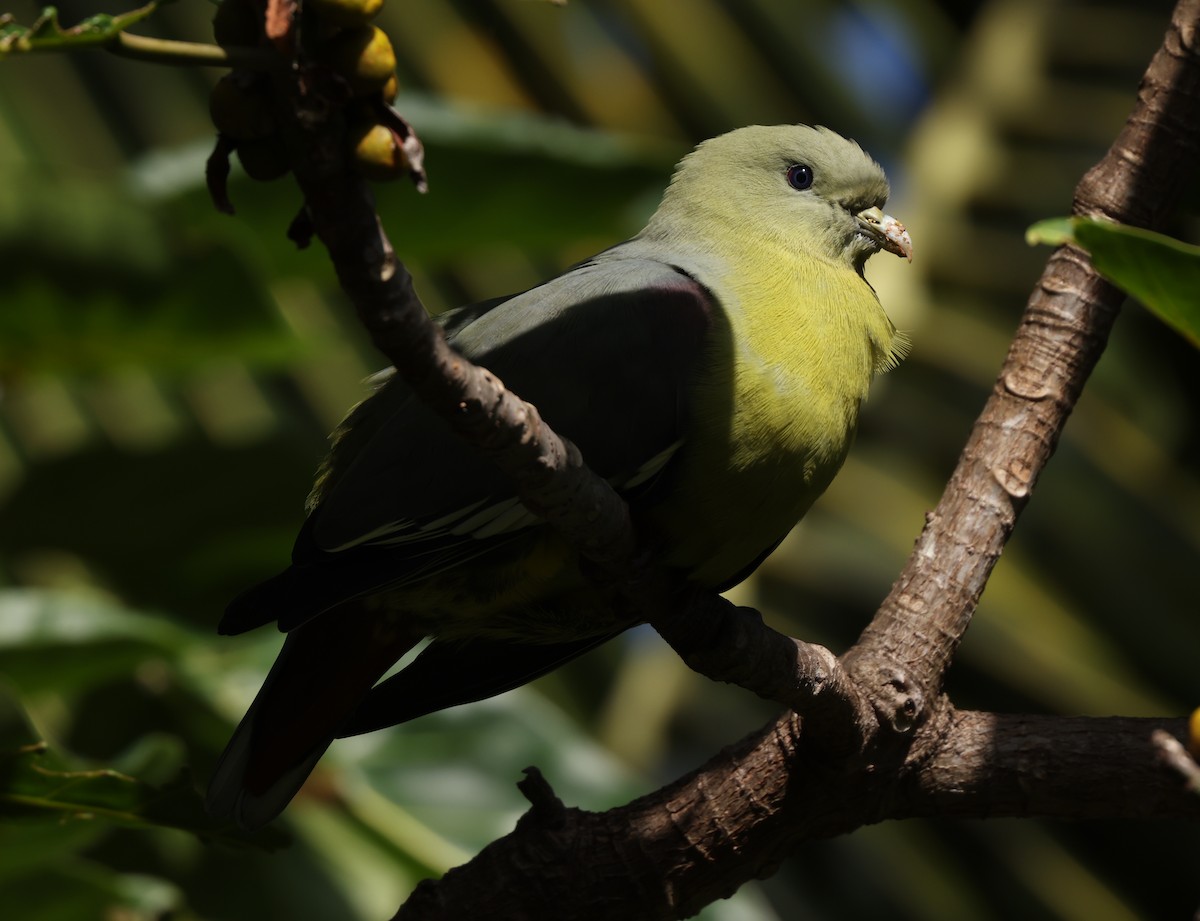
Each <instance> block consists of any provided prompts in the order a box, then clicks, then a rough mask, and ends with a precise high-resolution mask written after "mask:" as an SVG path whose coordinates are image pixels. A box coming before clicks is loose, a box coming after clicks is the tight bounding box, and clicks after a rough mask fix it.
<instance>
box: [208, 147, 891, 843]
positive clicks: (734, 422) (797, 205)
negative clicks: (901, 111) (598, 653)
mask: <svg viewBox="0 0 1200 921" xmlns="http://www.w3.org/2000/svg"><path fill="white" fill-rule="evenodd" d="M888 194H889V187H888V181H887V178H886V176H885V174H884V172H883V170H882V168H881V167H880V166H879V165H878V164H877V163H876V162H875V161H874V160H873V159H872V158H871V157H870V156H869V155H868V154H867V153H866V152H865V151H864V150H863V149H862V148H861V147H860V146H859V145H858V144H857V143H855V142H854V141H852V140H848V139H846V138H844V137H842V136H841V135H839V134H838V133H836V132H835V131H833V130H831V129H828V128H824V127H812V126H807V125H776V126H761V125H754V126H748V127H743V128H739V129H736V130H733V131H730V132H729V133H726V134H722V135H719V136H717V137H714V138H711V139H709V140H707V141H703V142H702V143H700V144H699V145H698V146H697V147H696V148H695V149H694V150H693V151H692V152H691V153H689V154H687V155H686V156H685V157H684V158H683V159H682V160H681V161H680V162H679V164H678V165H677V167H676V169H675V171H674V173H673V175H672V177H671V180H670V182H669V184H668V186H667V188H666V190H665V191H664V193H663V197H662V200H661V203H660V204H659V206H658V208H657V209H656V210H655V211H654V213H653V215H652V216H651V217H650V219H649V221H648V222H647V224H646V226H645V228H644V229H643V230H642V231H641V232H639V233H638V234H636V235H635V236H633V237H632V238H630V239H629V240H626V241H625V242H623V243H619V244H617V245H615V246H612V247H610V248H609V249H606V250H604V251H602V252H600V253H598V254H597V255H595V256H593V257H591V258H589V259H587V260H584V261H583V262H580V263H578V264H576V265H574V266H573V267H571V268H569V269H568V270H566V271H565V272H563V273H562V274H560V275H558V276H556V277H554V278H552V279H550V280H548V281H546V282H544V283H542V284H540V285H538V286H536V287H534V288H531V289H529V290H527V291H524V292H522V293H519V294H516V295H512V296H507V297H497V298H493V299H491V300H487V301H483V302H481V303H478V304H474V305H470V306H466V307H463V308H459V309H458V310H455V311H451V312H449V313H447V314H444V315H443V316H442V317H441V318H440V319H439V322H440V323H441V324H442V327H443V330H444V332H445V335H446V336H447V339H448V341H449V343H450V345H451V346H452V347H453V348H454V349H455V350H456V351H457V352H458V353H460V354H461V355H463V356H464V357H465V358H467V359H468V360H470V361H472V362H475V363H477V364H480V365H483V366H485V367H487V368H488V369H489V370H490V371H491V372H492V373H494V374H495V375H497V376H498V377H499V378H500V380H502V381H503V382H504V384H505V386H506V387H508V388H509V389H510V390H512V391H514V392H515V393H516V394H518V395H519V396H520V397H522V398H523V399H525V400H527V401H529V402H531V403H533V404H534V405H535V406H536V407H537V408H538V410H539V412H540V414H541V416H542V417H543V418H544V419H545V420H546V422H548V423H549V425H550V426H551V427H552V428H553V429H554V430H555V431H556V432H558V433H559V434H560V435H563V436H564V437H566V438H568V439H570V440H571V441H572V442H574V443H575V445H577V446H578V448H579V449H580V450H581V452H582V455H583V458H584V460H585V461H586V462H587V463H588V465H589V466H590V467H591V469H592V470H593V471H595V472H596V473H597V474H599V475H600V476H602V477H604V478H605V479H606V480H607V481H608V482H609V483H610V484H611V485H612V486H613V487H614V489H615V490H616V491H617V492H618V493H619V494H620V495H621V496H622V497H623V498H624V499H625V501H626V502H627V503H628V505H629V508H630V513H631V516H632V519H633V521H634V522H635V525H636V527H637V528H638V531H639V533H640V534H645V535H648V536H649V540H648V543H649V545H650V546H651V547H652V548H653V551H652V556H653V559H652V562H653V563H654V564H655V565H661V566H663V567H667V568H669V569H670V570H673V571H675V572H677V573H679V575H680V577H681V578H682V579H684V580H686V581H687V582H688V583H691V584H695V585H697V586H701V587H706V588H711V589H714V590H717V591H723V590H725V589H727V588H729V587H731V586H733V585H735V584H737V583H738V582H740V581H741V580H743V579H744V578H746V576H748V575H749V574H750V573H751V572H753V570H754V569H755V568H756V567H757V566H758V565H759V564H760V563H761V562H762V560H763V559H764V558H765V557H766V556H767V555H768V554H769V553H770V552H771V551H772V550H773V549H774V548H775V547H776V546H777V545H778V544H779V542H780V541H781V540H782V539H783V538H784V536H786V535H787V533H788V532H789V531H790V530H791V528H792V527H793V526H794V525H795V524H796V523H797V522H798V521H799V520H800V519H801V518H802V517H803V515H804V514H805V512H807V511H808V509H809V507H810V506H811V505H812V503H813V502H814V500H815V499H816V498H817V497H818V496H819V495H820V494H821V493H822V492H823V491H824V490H825V488H826V486H828V484H829V483H830V481H831V480H832V479H833V477H834V475H835V473H836V472H837V470H838V468H839V467H840V466H841V464H842V462H843V460H844V459H845V457H846V454H847V452H848V450H849V448H850V445H851V442H852V439H853V435H854V431H855V427H856V423H857V419H858V414H859V410H860V407H861V405H862V403H863V401H864V400H865V398H866V396H867V391H868V389H869V386H870V384H871V381H872V379H873V377H874V376H875V375H876V374H877V373H880V372H883V371H886V370H888V369H890V368H892V367H893V366H895V365H896V364H897V363H898V362H899V360H900V359H901V358H902V357H903V355H904V354H905V352H906V350H907V339H906V338H905V336H904V335H903V334H902V333H900V332H899V331H898V330H897V329H896V327H895V325H894V324H893V322H892V321H891V320H890V319H889V317H888V315H887V313H886V312H885V311H884V309H883V307H882V306H881V304H880V302H879V299H878V297H877V295H876V292H875V290H874V289H873V288H872V286H871V285H870V284H869V283H868V282H867V280H866V278H865V277H864V273H863V269H864V265H865V263H866V261H867V259H868V258H869V257H870V256H872V255H873V254H875V253H877V252H880V251H886V252H889V253H893V254H896V255H898V256H902V257H905V258H907V259H908V260H909V261H911V260H912V241H911V238H910V236H909V234H908V231H907V230H906V229H905V227H904V225H903V224H902V223H901V222H900V221H898V220H897V219H895V218H893V217H891V216H890V215H888V214H886V213H885V212H884V210H883V208H884V205H885V203H886V201H887V197H888ZM331 442H332V444H331V449H330V452H329V455H328V457H327V458H326V459H325V461H324V462H323V463H322V465H321V467H320V468H319V470H318V474H317V477H316V482H315V485H314V487H313V489H312V492H311V494H310V496H309V498H308V502H307V512H308V514H307V517H306V519H305V521H304V524H303V526H302V527H301V529H300V532H299V535H298V536H297V538H296V541H295V544H294V547H293V550H292V560H291V565H290V566H288V567H287V568H286V569H284V570H283V571H282V572H281V573H279V574H278V575H276V576H274V577H272V578H270V579H268V580H266V581H265V582H263V583H261V584H259V585H257V586H254V587H252V588H250V589H248V590H247V591H245V592H243V593H242V594H241V595H239V596H238V597H237V598H235V599H234V600H233V601H232V602H231V603H230V604H229V606H228V608H227V609H226V611H225V614H224V616H223V618H222V619H221V622H220V624H219V627H218V631H219V632H220V633H221V634H226V635H234V634H240V633H243V632H245V631H247V630H251V629H254V628H256V627H260V626H263V625H265V624H268V623H271V622H274V623H275V624H276V625H277V626H278V629H279V630H280V631H282V632H283V633H284V634H286V637H285V639H284V642H283V646H282V649H281V651H280V653H279V656H278V658H277V659H276V661H275V663H274V665H273V666H272V668H271V669H270V672H269V673H268V675H267V677H266V679H265V681H264V683H263V685H262V688H261V690H260V691H259V692H258V695H257V696H256V698H255V699H254V701H253V703H252V704H251V706H250V708H249V710H248V711H247V713H246V715H245V717H244V718H243V719H242V721H241V723H240V725H239V726H238V727H237V729H236V730H235V731H234V734H233V736H232V738H231V739H230V741H229V743H228V745H227V747H226V748H225V751H224V753H223V754H222V755H221V756H220V758H219V760H218V762H217V765H216V767H215V769H214V772H213V775H212V778H211V781H210V785H209V789H208V794H207V798H206V803H207V806H208V809H209V811H210V813H211V814H213V815H214V816H218V817H221V818H224V819H228V820H232V821H233V822H235V823H236V824H238V825H240V826H242V827H244V828H247V829H256V828H259V827H261V826H263V825H265V824H266V823H267V822H269V821H271V820H272V819H273V818H275V817H276V816H277V815H278V814H279V813H280V812H282V811H283V809H284V808H285V807H286V806H287V804H288V803H289V802H290V801H291V799H292V798H293V796H294V795H295V794H296V792H297V791H298V790H299V788H300V787H301V786H302V784H303V783H304V781H305V779H306V778H307V777H308V775H309V774H310V772H311V771H312V770H313V768H314V767H315V765H316V763H317V761H318V760H319V759H320V758H321V756H322V755H323V754H324V752H325V751H326V749H327V748H328V747H329V745H330V744H331V743H332V742H333V741H334V740H335V739H336V738H341V737H346V736H350V735H355V734H358V733H362V732H368V731H372V730H376V729H381V728H384V727H387V726H392V725H396V724H399V723H403V722H405V721H408V720H411V719H415V718H417V717H419V716H423V715H426V714H428V713H432V712H434V711H437V710H441V709H444V708H446V707H452V706H456V705H459V704H463V703H468V702H471V701H476V700H481V699H484V698H486V697H490V696H492V695H495V694H498V693H500V692H502V691H506V690H509V689H511V688H514V687H517V686H519V685H522V684H524V683H526V682H528V681H530V680H532V679H534V678H536V677H539V676H540V675H543V674H545V673H547V672H549V671H551V670H552V669H554V668H556V667H558V666H559V665H561V664H563V663H564V662H566V661H569V660H571V659H573V658H575V657H576V656H579V655H581V654H582V653H584V652H586V651H588V650H590V649H592V648H594V647H596V646H598V645H600V644H601V643H603V642H606V641H607V640H609V639H611V638H613V637H615V636H617V635H618V634H620V633H622V632H623V631H625V630H626V629H628V628H630V627H631V626H634V625H635V621H634V620H633V619H631V618H632V617H634V615H631V614H630V613H629V612H628V611H619V610H613V609H612V608H611V607H610V606H608V605H606V604H605V603H603V602H602V601H600V600H599V598H598V597H597V592H596V591H595V589H594V586H593V585H592V584H591V583H590V582H589V580H588V578H587V577H586V574H585V572H584V571H583V569H582V568H581V565H580V562H579V557H578V554H577V552H576V550H575V549H574V548H573V547H572V546H570V545H569V544H568V543H567V541H566V540H565V539H564V538H563V537H561V536H560V535H559V534H558V532H556V531H555V530H553V529H552V528H550V527H549V526H548V525H546V524H545V523H544V522H543V521H542V520H541V519H540V518H538V517H537V516H536V515H534V514H533V513H532V512H530V511H529V510H528V509H526V508H525V506H524V505H522V504H521V502H520V501H519V499H518V498H517V496H516V492H515V490H514V487H513V486H512V485H511V484H510V483H509V482H508V481H507V479H506V478H505V477H504V476H503V475H502V474H501V473H500V472H499V471H498V469H497V468H495V467H494V466H493V465H492V464H491V463H490V462H489V461H488V460H486V459H484V458H482V457H481V456H480V455H479V454H478V453H476V452H474V451H473V450H472V449H471V448H470V447H469V446H468V445H467V444H466V442H465V441H462V440H460V439H459V438H458V437H457V436H456V435H454V434H453V433H452V432H451V431H450V429H449V428H448V427H447V426H446V424H445V423H444V422H443V421H442V420H441V419H440V418H439V417H438V416H437V415H436V414H435V413H434V412H433V411H432V410H431V409H429V408H428V407H427V406H426V405H425V404H424V403H422V402H421V401H420V400H419V399H418V398H417V397H416V396H415V395H414V394H413V392H412V391H411V390H410V389H409V387H408V386H407V385H406V384H405V383H404V381H403V380H402V379H401V377H400V376H399V375H397V374H395V373H394V371H389V372H384V373H383V374H382V375H380V376H378V379H377V380H376V381H375V390H374V392H373V393H372V394H371V395H370V396H369V397H368V398H367V399H365V400H364V401H363V402H361V403H360V404H359V405H358V406H356V407H355V408H354V409H352V410H351V411H350V413H349V414H348V416H347V417H346V419H345V420H344V421H343V423H342V424H341V425H340V426H339V427H338V429H337V430H336V431H335V433H334V434H333V436H332V437H331ZM422 642H427V643H428V645H426V646H425V647H424V649H423V650H422V651H420V652H419V654H418V655H417V656H416V658H415V659H414V660H412V661H411V662H410V663H409V664H408V665H407V666H406V667H404V668H402V669H401V670H400V671H398V672H396V673H395V674H393V675H391V676H389V677H387V678H386V679H384V680H380V679H381V678H382V677H383V676H384V674H385V673H386V672H387V671H388V670H389V669H391V668H392V667H393V666H394V665H395V663H396V662H397V661H399V660H400V659H401V657H403V656H404V655H405V654H406V653H409V652H410V651H411V650H413V649H414V648H416V647H417V646H418V644H420V643H422Z"/></svg>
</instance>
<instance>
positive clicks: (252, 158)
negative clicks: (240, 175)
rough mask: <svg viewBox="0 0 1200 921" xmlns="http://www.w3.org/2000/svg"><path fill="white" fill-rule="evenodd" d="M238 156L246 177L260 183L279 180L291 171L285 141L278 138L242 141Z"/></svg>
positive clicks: (238, 147)
mask: <svg viewBox="0 0 1200 921" xmlns="http://www.w3.org/2000/svg"><path fill="white" fill-rule="evenodd" d="M237 156H238V160H240V161H241V164H242V169H244V170H245V171H246V175H247V176H249V177H250V178H251V179H257V180H259V181H260V182H270V181H271V180H272V179H278V178H279V177H280V176H285V175H287V172H288V170H290V169H291V164H290V163H288V156H287V151H286V150H284V147H283V141H282V140H281V139H280V138H279V137H277V136H272V137H268V138H258V139H255V140H251V141H242V142H241V143H240V144H238V146H237Z"/></svg>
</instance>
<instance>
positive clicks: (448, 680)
mask: <svg viewBox="0 0 1200 921" xmlns="http://www.w3.org/2000/svg"><path fill="white" fill-rule="evenodd" d="M622 632H623V630H617V631H614V632H612V633H607V634H603V635H600V636H590V637H587V638H585V639H582V640H575V641H573V642H570V643H553V644H544V645H534V644H529V643H517V642H508V641H503V640H481V639H473V640H465V641H460V642H455V641H453V640H434V641H433V642H432V643H430V644H429V645H428V646H427V647H425V649H423V650H421V653H420V655H418V656H417V657H416V659H414V660H413V661H412V663H410V664H409V665H407V666H405V667H404V668H403V669H402V670H401V671H399V672H397V673H396V674H395V675H392V677H390V678H388V679H387V680H386V681H382V682H380V683H379V684H377V685H376V686H375V687H374V688H372V689H371V693H370V694H368V695H367V697H366V699H365V700H363V702H362V703H361V704H359V706H358V708H357V709H356V710H355V711H354V713H353V714H352V715H351V716H350V718H349V719H348V720H347V721H346V722H345V723H344V724H343V725H342V727H341V729H340V730H339V731H338V737H339V738H345V737H346V736H353V735H359V734H361V733H364V732H374V731H375V730H376V729H384V728H386V727H388V726H395V725H397V724H399V723H406V722H408V721H409V720H414V719H416V718H417V717H419V716H425V715H426V714H428V713H435V712H437V711H438V710H445V709H446V708H447V707H457V706H459V705H460V704H468V703H472V702H474V701H476V700H484V699H486V698H488V697H494V696H495V695H496V694H503V693H504V692H505V691H511V690H512V689H513V688H518V687H520V686H521V685H523V684H526V683H528V682H530V681H533V680H534V679H535V678H540V677H541V676H542V675H546V674H549V673H550V672H552V671H554V669H556V668H558V667H559V666H560V665H565V664H566V663H567V662H570V661H571V660H572V659H574V658H577V657H578V656H581V655H583V654H584V653H585V652H589V651H591V650H592V649H595V648H596V647H597V646H600V645H601V644H603V643H607V642H608V641H609V640H611V639H613V637H615V636H617V635H618V634H619V633H622Z"/></svg>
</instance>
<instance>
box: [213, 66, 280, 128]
mask: <svg viewBox="0 0 1200 921" xmlns="http://www.w3.org/2000/svg"><path fill="white" fill-rule="evenodd" d="M208 114H209V115H210V116H211V118H212V123H213V126H214V127H215V128H216V129H217V130H218V131H220V132H221V134H224V135H226V136H227V137H231V138H233V139H234V140H237V141H246V140H251V139H253V138H265V137H267V136H268V135H270V134H271V133H272V132H273V131H274V130H275V124H274V120H273V116H272V114H271V99H270V96H268V95H267V93H266V91H265V90H264V89H260V88H258V87H256V86H255V85H254V83H253V78H249V79H248V78H247V77H246V75H245V74H242V73H237V72H234V73H228V74H226V75H225V76H223V77H222V78H221V79H220V80H218V81H217V85H216V86H214V87H213V89H212V93H210V94H209V97H208Z"/></svg>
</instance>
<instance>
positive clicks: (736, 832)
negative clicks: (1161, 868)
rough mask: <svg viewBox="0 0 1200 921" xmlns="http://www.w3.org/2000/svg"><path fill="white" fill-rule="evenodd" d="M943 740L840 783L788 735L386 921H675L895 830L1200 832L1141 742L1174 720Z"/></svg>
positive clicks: (1032, 726) (455, 877)
mask: <svg viewBox="0 0 1200 921" xmlns="http://www.w3.org/2000/svg"><path fill="white" fill-rule="evenodd" d="M944 728H945V730H946V732H945V735H944V737H943V741H942V744H941V745H940V747H939V749H938V751H937V753H936V755H935V756H934V757H932V758H930V759H928V760H927V761H924V762H923V763H919V764H918V763H915V762H912V763H907V764H888V763H869V762H863V763H862V764H860V765H858V766H857V767H856V768H854V769H853V770H850V771H847V770H842V769H840V768H834V767H833V766H832V765H829V764H827V763H825V762H822V761H821V760H819V759H815V758H813V757H812V755H811V753H809V752H806V750H805V746H804V741H803V738H802V737H800V736H799V735H798V734H797V732H796V731H795V725H794V724H793V723H792V722H790V721H782V722H781V723H779V724H777V725H776V726H773V727H770V728H768V729H766V730H764V731H762V732H760V733H759V734H757V735H756V736H752V737H750V738H748V739H745V740H743V741H742V742H740V743H738V744H737V745H736V746H733V747H731V748H729V749H727V750H725V751H723V752H721V753H720V754H718V755H717V756H716V757H715V758H713V759H712V760H711V761H710V762H709V763H708V764H706V765H705V766H704V767H703V768H701V769H700V770H698V771H696V772H695V773H693V774H690V775H688V776H686V777H683V778H680V779H679V780H678V781H676V782H675V783H673V784H671V785H670V786H669V787H666V788H664V789H663V790H660V791H658V792H656V793H655V794H653V795H651V796H646V797H642V798H641V799H638V800H635V801H634V802H632V803H630V804H628V805H627V806H622V807H620V808H617V809H612V810H610V811H608V812H605V813H598V814H597V813H589V812H582V811H580V810H577V809H565V810H562V811H561V812H560V811H557V810H554V811H553V815H552V818H551V820H550V821H548V822H541V821H537V820H535V819H533V816H534V815H535V813H533V812H531V813H530V814H529V815H527V816H526V817H525V818H524V819H523V820H522V821H521V822H520V823H519V824H518V826H517V828H516V829H515V830H514V831H513V833H512V834H510V835H508V836H507V837H505V838H502V839H500V840H499V841H497V842H495V843H493V844H492V845H489V847H488V848H486V849H485V850H484V851H483V852H481V853H480V854H479V856H478V857H476V858H475V859H474V860H472V861H471V862H470V863H469V864H466V865H464V866H462V867H459V868H457V869H455V870H451V871H450V872H449V873H448V874H446V876H445V877H444V878H443V879H442V880H440V881H438V882H433V881H427V882H425V883H423V884H422V885H421V886H419V887H418V888H417V890H416V891H415V892H414V893H413V895H412V897H411V898H410V899H409V900H408V902H407V903H405V905H404V906H403V907H402V908H401V909H400V911H399V912H398V913H397V914H396V916H395V921H416V919H419V921H442V919H458V918H474V917H485V916H486V917H494V918H505V919H541V918H558V919H563V921H568V919H569V921H589V919H597V921H599V919H609V918H612V917H615V916H617V915H619V916H620V917H622V918H625V919H628V921H659V919H675V918H685V917H689V916H690V915H691V914H694V913H695V912H696V911H698V910H699V909H700V908H702V907H703V906H704V905H707V904H708V903H710V902H712V901H715V900H716V899H719V898H725V897H728V896H729V895H730V894H731V893H732V892H734V891H735V890H736V889H737V887H738V886H740V885H742V884H743V883H745V882H747V881H749V880H751V879H754V878H756V877H762V876H767V875H770V874H771V873H772V872H774V869H775V867H776V866H777V865H778V864H779V862H780V861H781V860H783V859H784V858H785V857H786V856H787V855H788V853H789V852H790V851H791V849H792V848H793V847H795V845H796V844H797V843H799V842H800V841H804V840H810V839H813V838H827V837H832V836H834V835H838V834H843V833H846V832H849V831H853V830H854V829H856V828H859V827H861V826H863V825H866V824H871V823H874V822H879V821H882V820H884V819H890V818H906V817H913V816H928V815H952V816H958V817H961V818H968V817H969V818H988V817H996V816H1001V815H1019V816H1028V815H1048V816H1057V817H1059V818H1069V819H1087V818H1098V817H1105V818H1110V817H1114V816H1120V817H1125V818H1140V819H1149V818H1160V819H1161V818H1188V819H1193V820H1195V819H1200V798H1198V797H1195V796H1191V795H1189V794H1188V793H1186V792H1185V791H1184V789H1183V785H1182V784H1181V783H1180V782H1179V780H1178V778H1177V777H1176V776H1175V775H1174V774H1173V772H1170V771H1167V770H1164V769H1163V768H1162V767H1161V765H1160V764H1159V763H1158V761H1157V759H1156V758H1155V757H1154V750H1153V745H1152V743H1151V741H1150V736H1151V733H1152V732H1153V731H1154V730H1155V729H1156V728H1157V729H1162V730H1168V731H1171V732H1173V733H1179V732H1182V731H1183V721H1182V720H1135V719H1120V718H1113V719H1075V718H1063V717H1045V716H1016V715H1012V716H997V715H994V714H987V713H952V714H950V715H949V716H948V718H947V720H946V723H945V726H944ZM897 776H902V777H907V778H908V780H907V781H906V782H904V783H901V784H896V783H895V778H896V777H897ZM1114 791H1123V793H1124V794H1125V795H1118V796H1114ZM1131 791H1136V795H1129V794H1130V792H1131ZM531 869H535V870H536V874H531V872H530V871H531ZM516 879H519V880H521V883H520V885H514V884H513V881H514V880H516Z"/></svg>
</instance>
